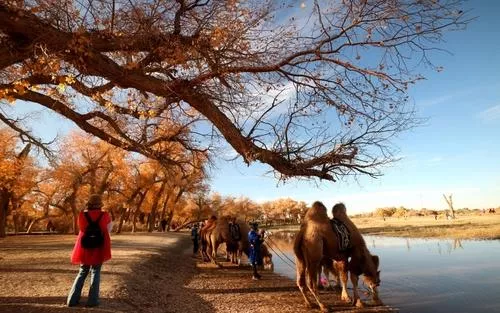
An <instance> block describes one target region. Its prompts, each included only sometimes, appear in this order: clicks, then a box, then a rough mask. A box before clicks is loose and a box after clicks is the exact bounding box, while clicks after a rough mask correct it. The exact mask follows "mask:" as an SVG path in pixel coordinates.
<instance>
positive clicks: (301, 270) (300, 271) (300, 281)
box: [295, 259, 312, 308]
mask: <svg viewBox="0 0 500 313" xmlns="http://www.w3.org/2000/svg"><path fill="white" fill-rule="evenodd" d="M295 264H296V269H297V287H299V290H300V293H301V294H302V296H303V297H304V301H305V302H306V306H307V307H308V308H311V307H312V303H311V301H309V299H307V296H306V293H305V291H304V287H305V286H306V274H305V266H304V263H303V262H302V261H300V260H298V259H295Z"/></svg>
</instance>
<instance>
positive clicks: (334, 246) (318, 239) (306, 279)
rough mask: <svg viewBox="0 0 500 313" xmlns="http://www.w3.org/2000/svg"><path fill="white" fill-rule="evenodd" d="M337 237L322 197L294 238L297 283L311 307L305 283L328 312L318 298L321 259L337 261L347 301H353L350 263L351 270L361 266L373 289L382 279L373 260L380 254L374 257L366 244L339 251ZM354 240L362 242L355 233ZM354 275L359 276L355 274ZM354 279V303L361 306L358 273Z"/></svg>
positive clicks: (357, 242)
mask: <svg viewBox="0 0 500 313" xmlns="http://www.w3.org/2000/svg"><path fill="white" fill-rule="evenodd" d="M353 225H354V224H353ZM361 238H362V237H361ZM354 239H355V240H354ZM338 241H339V239H338V238H337V234H336V233H335V232H334V231H333V229H332V226H331V224H330V220H329V218H328V215H327V213H326V207H325V206H324V205H323V203H321V202H319V201H316V202H314V204H313V205H312V207H311V208H310V209H309V210H307V212H306V215H305V217H304V222H303V223H302V225H301V228H300V231H299V233H298V234H297V236H296V238H295V242H294V253H295V260H296V269H297V286H298V287H299V290H300V292H301V293H302V296H303V297H304V300H305V302H306V305H308V306H309V307H311V306H312V304H311V302H310V301H309V299H308V298H307V296H306V294H305V290H304V288H305V286H307V288H308V289H309V291H310V292H311V293H312V295H313V297H314V298H315V300H316V302H317V303H318V305H319V307H320V309H321V311H323V312H327V311H328V308H327V307H326V306H325V305H324V304H323V303H322V302H321V301H320V299H319V294H318V277H319V274H320V270H321V264H322V262H323V263H324V262H326V261H325V260H330V262H332V261H333V260H335V261H336V263H335V265H334V266H335V268H336V269H338V272H339V274H340V280H341V282H342V294H341V298H342V300H344V301H350V298H349V294H348V293H347V271H348V266H352V269H353V271H352V272H351V273H357V272H358V269H361V272H362V273H363V274H364V275H365V281H367V282H368V283H369V286H370V288H372V289H373V290H376V286H377V285H378V283H379V278H378V274H379V273H378V272H377V267H378V264H376V263H375V262H374V260H375V259H376V260H378V257H376V256H373V257H372V256H371V255H370V254H369V252H368V249H366V245H364V248H363V247H360V248H353V249H352V250H351V251H352V252H350V253H349V254H348V253H346V252H345V251H340V248H339V244H338ZM352 243H353V246H356V245H360V244H361V243H360V242H359V237H358V236H354V238H353V239H352ZM363 243H364V241H363ZM367 253H368V254H367ZM349 256H351V258H352V259H353V263H352V264H348V257H349ZM354 275H355V276H356V274H354ZM351 277H353V276H351ZM352 281H353V286H355V288H354V289H355V291H354V299H355V304H356V305H357V306H361V305H362V304H361V300H360V299H359V295H358V292H357V276H356V279H355V280H354V279H352ZM355 283H356V285H355ZM358 302H359V303H358Z"/></svg>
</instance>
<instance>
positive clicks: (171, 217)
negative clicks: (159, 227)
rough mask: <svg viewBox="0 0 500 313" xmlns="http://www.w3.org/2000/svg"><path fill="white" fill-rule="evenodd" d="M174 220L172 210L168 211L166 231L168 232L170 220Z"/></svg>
mask: <svg viewBox="0 0 500 313" xmlns="http://www.w3.org/2000/svg"><path fill="white" fill-rule="evenodd" d="M173 218H174V209H172V210H170V211H169V212H168V215H167V231H170V227H171V225H170V224H171V223H172V219H173Z"/></svg>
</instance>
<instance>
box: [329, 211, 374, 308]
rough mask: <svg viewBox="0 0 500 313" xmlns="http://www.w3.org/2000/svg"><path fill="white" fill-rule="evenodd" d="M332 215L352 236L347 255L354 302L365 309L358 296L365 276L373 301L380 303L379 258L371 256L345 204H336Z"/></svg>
mask: <svg viewBox="0 0 500 313" xmlns="http://www.w3.org/2000/svg"><path fill="white" fill-rule="evenodd" d="M332 214H333V218H335V219H337V220H339V221H341V222H342V223H344V225H345V226H346V227H347V229H348V230H349V233H350V235H351V244H352V248H351V249H350V250H349V251H348V253H347V255H348V256H349V257H350V260H349V263H348V266H347V269H348V270H349V274H350V276H351V283H352V285H353V294H354V295H353V296H354V299H353V302H354V303H355V304H356V306H357V307H363V302H361V300H360V298H359V294H358V279H359V276H360V275H362V274H363V278H364V281H365V283H366V285H367V286H368V287H369V288H370V289H371V291H372V294H373V300H374V301H375V302H378V303H380V300H379V298H378V293H377V287H378V285H379V284H380V271H378V266H379V257H378V256H376V255H371V254H370V251H369V250H368V247H367V246H366V242H365V240H364V238H363V236H362V235H361V232H360V231H359V229H358V228H357V227H356V225H354V223H353V222H352V221H351V219H350V218H349V216H347V210H346V207H345V205H344V204H343V203H337V204H335V205H334V206H333V208H332ZM334 263H335V262H334ZM334 266H335V267H337V264H334ZM336 269H337V268H336Z"/></svg>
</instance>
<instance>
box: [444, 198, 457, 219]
mask: <svg viewBox="0 0 500 313" xmlns="http://www.w3.org/2000/svg"><path fill="white" fill-rule="evenodd" d="M443 197H444V201H446V203H448V208H449V209H450V212H451V213H450V216H451V218H452V219H454V218H455V210H454V209H453V199H452V197H453V195H451V194H450V195H449V196H448V197H446V195H444V194H443Z"/></svg>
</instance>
